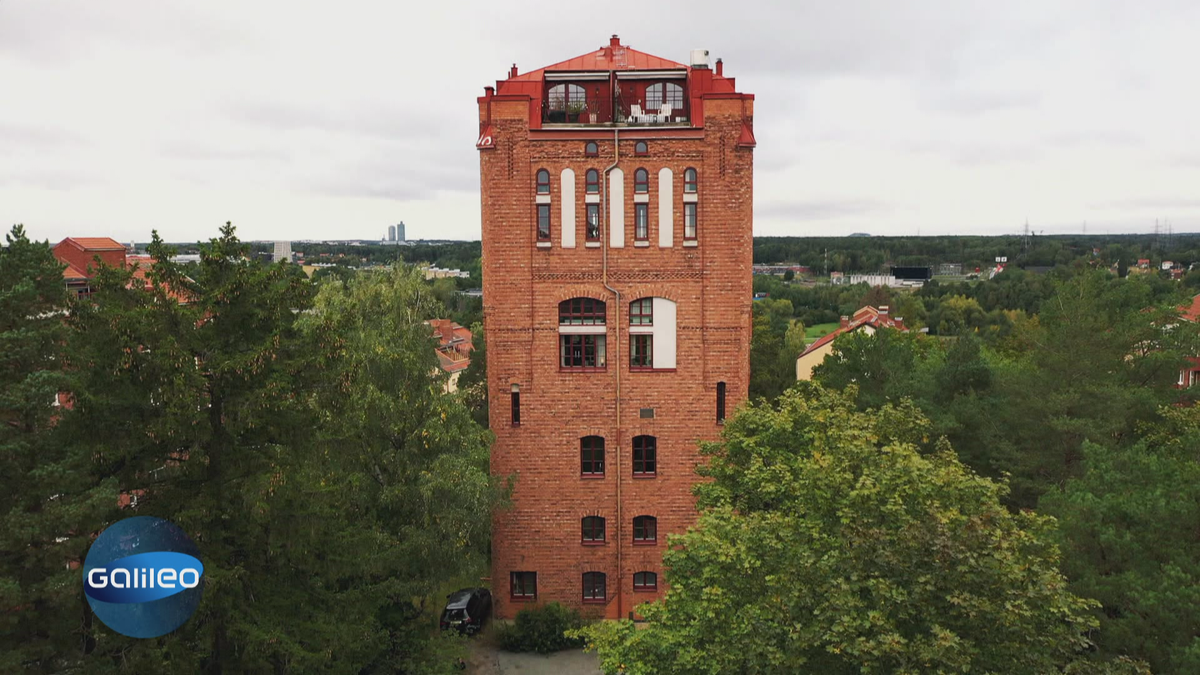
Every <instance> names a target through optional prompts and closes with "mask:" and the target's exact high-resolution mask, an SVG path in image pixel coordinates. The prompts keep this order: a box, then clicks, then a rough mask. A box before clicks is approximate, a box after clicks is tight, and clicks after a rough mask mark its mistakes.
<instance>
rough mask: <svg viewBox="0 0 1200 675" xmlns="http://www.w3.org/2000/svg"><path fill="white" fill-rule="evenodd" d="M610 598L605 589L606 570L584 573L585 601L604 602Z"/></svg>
mask: <svg viewBox="0 0 1200 675" xmlns="http://www.w3.org/2000/svg"><path fill="white" fill-rule="evenodd" d="M607 599H608V593H607V591H606V589H605V578H604V572H584V573H583V601H584V602H604V601H605V600H607Z"/></svg>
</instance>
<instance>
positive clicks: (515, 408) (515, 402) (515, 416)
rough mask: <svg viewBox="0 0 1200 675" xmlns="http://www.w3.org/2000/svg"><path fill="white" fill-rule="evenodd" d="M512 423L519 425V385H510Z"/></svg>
mask: <svg viewBox="0 0 1200 675" xmlns="http://www.w3.org/2000/svg"><path fill="white" fill-rule="evenodd" d="M512 425H513V426H514V427H519V426H521V386H520V385H517V384H514V385H513V386H512Z"/></svg>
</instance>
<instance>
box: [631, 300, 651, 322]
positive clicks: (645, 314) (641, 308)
mask: <svg viewBox="0 0 1200 675" xmlns="http://www.w3.org/2000/svg"><path fill="white" fill-rule="evenodd" d="M629 325H630V326H653V325H654V298H642V299H641V300H634V301H633V302H631V303H629Z"/></svg>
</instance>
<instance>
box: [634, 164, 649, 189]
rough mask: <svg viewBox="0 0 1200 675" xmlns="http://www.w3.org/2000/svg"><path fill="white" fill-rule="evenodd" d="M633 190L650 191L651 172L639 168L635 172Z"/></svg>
mask: <svg viewBox="0 0 1200 675" xmlns="http://www.w3.org/2000/svg"><path fill="white" fill-rule="evenodd" d="M633 191H634V192H649V191H650V172H649V171H646V170H645V169H638V170H637V171H634V172H633Z"/></svg>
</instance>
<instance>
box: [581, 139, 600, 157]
mask: <svg viewBox="0 0 1200 675" xmlns="http://www.w3.org/2000/svg"><path fill="white" fill-rule="evenodd" d="M583 154H585V155H587V156H588V157H595V156H596V155H599V154H600V146H598V145H596V142H595V141H588V142H587V145H584V146H583Z"/></svg>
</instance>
